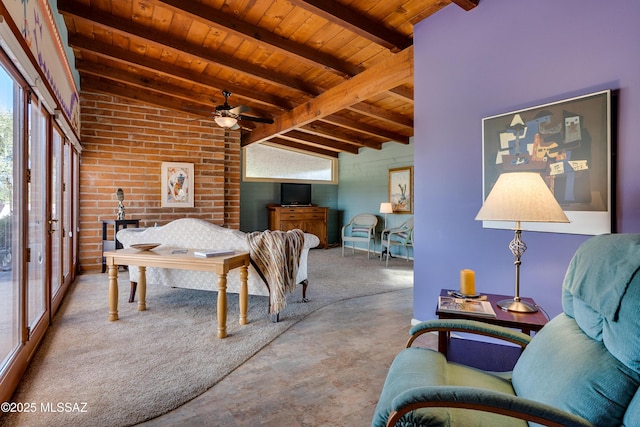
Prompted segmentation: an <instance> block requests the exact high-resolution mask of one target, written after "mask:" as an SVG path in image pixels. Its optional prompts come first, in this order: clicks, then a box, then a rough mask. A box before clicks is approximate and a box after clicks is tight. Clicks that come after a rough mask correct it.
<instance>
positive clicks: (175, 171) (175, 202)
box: [160, 162, 194, 208]
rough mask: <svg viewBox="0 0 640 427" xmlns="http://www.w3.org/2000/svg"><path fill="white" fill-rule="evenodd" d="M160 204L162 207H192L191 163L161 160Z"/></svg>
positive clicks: (192, 179)
mask: <svg viewBox="0 0 640 427" xmlns="http://www.w3.org/2000/svg"><path fill="white" fill-rule="evenodd" d="M160 175H161V180H162V181H161V185H160V187H161V190H160V191H161V205H162V207H163V208H192V207H193V206H194V203H193V188H194V185H193V184H194V174H193V163H174V162H162V166H161V174H160Z"/></svg>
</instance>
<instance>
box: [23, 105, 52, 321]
mask: <svg viewBox="0 0 640 427" xmlns="http://www.w3.org/2000/svg"><path fill="white" fill-rule="evenodd" d="M37 102H38V101H37V99H36V98H35V97H32V99H31V103H30V104H29V117H30V121H29V123H30V126H29V145H28V170H29V171H30V173H29V175H30V178H29V179H28V182H29V184H28V185H29V188H28V192H27V195H28V212H29V228H28V244H29V248H28V251H29V259H28V260H27V261H28V262H27V265H28V267H27V279H28V283H27V296H28V298H27V302H28V308H27V316H28V318H27V319H28V320H27V325H28V326H29V330H31V331H32V330H33V329H34V328H35V326H36V324H37V323H38V322H39V321H40V319H41V318H42V316H43V315H44V314H45V312H46V310H47V301H48V298H47V292H46V291H47V287H46V279H47V277H46V265H47V216H46V207H47V204H46V203H47V199H46V197H47V191H46V189H47V186H46V184H47V162H46V158H47V116H46V114H45V111H44V110H43V109H42V108H41V107H40V106H39V105H38V104H37Z"/></svg>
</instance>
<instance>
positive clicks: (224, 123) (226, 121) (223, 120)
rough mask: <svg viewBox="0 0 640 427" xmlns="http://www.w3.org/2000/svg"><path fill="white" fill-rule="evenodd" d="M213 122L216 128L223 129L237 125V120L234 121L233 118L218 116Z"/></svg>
mask: <svg viewBox="0 0 640 427" xmlns="http://www.w3.org/2000/svg"><path fill="white" fill-rule="evenodd" d="M214 120H215V121H216V123H217V124H218V126H220V127H223V128H230V127H233V126H235V124H236V123H238V119H236V118H235V117H227V116H218V117H216V118H215V119H214Z"/></svg>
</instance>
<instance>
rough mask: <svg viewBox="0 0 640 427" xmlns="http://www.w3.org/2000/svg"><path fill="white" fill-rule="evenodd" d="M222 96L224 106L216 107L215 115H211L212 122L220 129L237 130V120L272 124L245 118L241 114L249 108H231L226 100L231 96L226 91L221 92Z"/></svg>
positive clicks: (241, 106) (271, 121) (265, 120)
mask: <svg viewBox="0 0 640 427" xmlns="http://www.w3.org/2000/svg"><path fill="white" fill-rule="evenodd" d="M222 96H224V104H222V105H218V106H217V107H216V111H215V113H213V115H214V116H215V118H214V120H215V121H216V123H217V124H218V125H219V126H220V127H223V128H227V129H232V130H236V129H239V128H240V125H239V124H238V121H239V120H246V121H250V122H258V123H269V124H271V123H273V120H272V119H265V118H262V117H252V116H245V115H244V114H242V113H244V112H246V111H249V110H250V108H249V107H247V106H245V105H238V106H237V107H232V106H231V105H229V102H228V100H229V97H230V96H231V92H229V91H228V90H223V91H222Z"/></svg>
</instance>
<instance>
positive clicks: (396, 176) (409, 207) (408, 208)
mask: <svg viewBox="0 0 640 427" xmlns="http://www.w3.org/2000/svg"><path fill="white" fill-rule="evenodd" d="M388 185H389V202H390V203H391V206H393V212H394V213H407V214H411V213H413V166H407V167H402V168H393V169H389V184H388Z"/></svg>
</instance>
